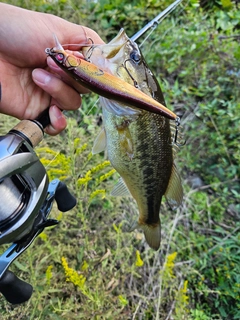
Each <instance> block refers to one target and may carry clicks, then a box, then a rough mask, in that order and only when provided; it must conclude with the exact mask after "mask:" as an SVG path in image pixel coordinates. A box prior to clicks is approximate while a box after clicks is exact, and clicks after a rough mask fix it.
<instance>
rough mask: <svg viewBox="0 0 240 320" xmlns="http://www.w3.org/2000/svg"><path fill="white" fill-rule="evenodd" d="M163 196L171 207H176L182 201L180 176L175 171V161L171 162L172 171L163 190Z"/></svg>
mask: <svg viewBox="0 0 240 320" xmlns="http://www.w3.org/2000/svg"><path fill="white" fill-rule="evenodd" d="M165 197H166V199H167V202H168V204H169V205H170V206H171V208H172V209H176V208H177V207H179V206H180V205H181V203H182V199H183V188H182V183H181V178H180V175H179V173H178V171H177V168H176V165H175V163H174V164H173V167H172V173H171V177H170V180H169V183H168V187H167V190H166V192H165Z"/></svg>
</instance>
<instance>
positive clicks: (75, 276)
mask: <svg viewBox="0 0 240 320" xmlns="http://www.w3.org/2000/svg"><path fill="white" fill-rule="evenodd" d="M62 266H63V269H64V271H65V276H66V281H69V282H72V283H73V284H74V285H75V286H77V287H78V288H79V289H80V290H81V291H85V281H86V278H85V277H84V276H83V275H82V274H79V273H78V272H77V271H76V270H74V269H72V268H70V267H69V266H68V263H67V260H66V258H64V257H62Z"/></svg>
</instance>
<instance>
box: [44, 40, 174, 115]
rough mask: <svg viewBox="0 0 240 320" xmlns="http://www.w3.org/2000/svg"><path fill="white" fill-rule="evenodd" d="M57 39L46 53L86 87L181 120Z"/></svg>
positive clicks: (111, 97)
mask: <svg viewBox="0 0 240 320" xmlns="http://www.w3.org/2000/svg"><path fill="white" fill-rule="evenodd" d="M55 41H56V46H55V47H53V48H51V49H50V48H47V49H46V50H45V52H46V53H47V54H48V55H49V56H50V57H51V58H52V59H53V60H54V61H55V62H56V64H57V65H58V66H59V67H60V68H61V69H63V70H64V71H65V72H66V73H68V74H69V75H70V76H71V77H72V78H74V79H75V80H76V81H78V82H80V83H81V84H82V85H83V86H85V87H86V88H88V89H90V90H92V91H93V92H95V93H97V94H99V95H100V96H103V97H105V98H108V99H111V100H115V101H117V102H120V103H122V104H123V105H127V106H131V107H135V108H137V109H143V110H146V111H149V112H152V113H157V114H160V115H162V116H164V117H167V118H168V119H171V120H178V117H177V115H176V114H175V113H173V112H172V111H171V110H169V109H168V108H166V107H165V106H164V105H163V104H161V103H160V102H158V101H157V100H155V99H153V98H152V97H150V96H148V95H147V94H145V93H143V92H142V91H140V90H139V89H137V88H136V87H134V85H131V84H129V83H127V82H125V81H124V80H122V79H120V78H118V77H116V76H114V75H112V74H110V73H108V72H106V71H104V70H102V69H100V68H99V67H97V66H96V65H94V64H92V63H90V62H88V61H85V60H84V59H80V58H78V57H76V56H74V55H73V54H69V53H67V52H66V51H65V50H64V49H63V47H62V45H61V44H60V43H59V41H58V40H57V38H56V37H55ZM126 108H127V107H126Z"/></svg>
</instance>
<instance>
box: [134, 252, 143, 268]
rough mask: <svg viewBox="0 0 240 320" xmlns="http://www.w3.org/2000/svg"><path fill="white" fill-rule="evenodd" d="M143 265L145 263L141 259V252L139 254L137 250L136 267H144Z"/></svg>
mask: <svg viewBox="0 0 240 320" xmlns="http://www.w3.org/2000/svg"><path fill="white" fill-rule="evenodd" d="M143 264H144V262H143V260H142V259H141V256H140V252H139V250H137V251H136V262H135V265H136V267H142V266H143Z"/></svg>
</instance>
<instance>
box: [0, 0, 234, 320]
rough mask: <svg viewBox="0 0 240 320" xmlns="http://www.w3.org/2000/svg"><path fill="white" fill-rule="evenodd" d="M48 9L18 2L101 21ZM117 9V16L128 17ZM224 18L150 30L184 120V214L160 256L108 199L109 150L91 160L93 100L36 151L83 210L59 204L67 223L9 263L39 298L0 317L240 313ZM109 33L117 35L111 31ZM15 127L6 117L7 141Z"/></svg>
mask: <svg viewBox="0 0 240 320" xmlns="http://www.w3.org/2000/svg"><path fill="white" fill-rule="evenodd" d="M192 2H194V1H192ZM15 3H18V4H19V2H16V1H15ZM46 4H47V5H48V7H47V9H46V6H45V9H44V8H43V7H44V6H43V5H44V3H42V2H41V3H38V2H35V1H34V4H30V3H28V2H27V1H23V2H21V5H22V6H25V7H29V6H30V5H34V9H36V8H37V9H39V8H40V9H44V10H45V11H48V12H52V11H53V12H54V13H56V12H55V11H54V10H58V12H57V13H59V14H61V15H63V16H65V17H68V18H69V19H70V20H74V19H84V18H86V21H94V23H96V16H94V19H95V20H91V16H89V17H84V12H85V11H84V10H86V8H85V9H84V6H83V4H82V3H81V4H79V6H80V7H81V6H82V7H83V10H82V11H80V10H75V11H74V10H73V8H75V9H76V5H75V3H74V1H67V2H65V1H61V4H60V5H59V6H58V7H56V6H55V7H54V8H51V6H52V4H51V3H45V5H46ZM88 5H89V4H88ZM118 5H119V7H118V8H116V9H114V8H113V11H111V10H110V9H109V12H115V11H114V10H117V11H119V10H120V11H121V10H122V12H124V10H126V9H124V8H122V9H121V7H120V6H121V4H120V3H119V4H118ZM123 5H124V3H123ZM67 6H69V11H68V10H67ZM153 7H154V6H153ZM56 8H57V9H56ZM138 9H139V8H138ZM51 10H52V11H51ZM94 12H98V14H99V15H100V17H103V19H102V20H101V22H102V23H103V22H104V23H105V24H106V21H108V22H109V21H110V20H109V17H108V16H107V14H108V11H107V10H106V11H103V10H102V11H101V10H100V9H99V7H96V9H95V11H94ZM219 12H220V11H219ZM219 12H214V13H211V15H210V17H208V16H207V13H206V12H205V13H203V12H198V11H194V9H193V8H191V9H189V8H187V9H186V12H182V14H181V15H179V16H174V19H172V20H171V19H169V20H165V22H164V23H162V24H161V28H160V29H161V30H159V29H157V30H159V31H156V33H153V35H152V38H151V40H149V41H150V42H149V43H150V44H149V45H148V46H147V47H148V48H150V47H151V46H155V50H150V51H148V52H145V50H144V48H143V50H144V54H145V55H146V59H147V61H148V62H149V63H150V65H151V67H152V68H153V70H155V71H156V74H157V75H160V77H161V79H160V78H159V80H160V82H161V85H162V87H163V89H164V92H165V97H166V99H167V103H168V105H174V106H175V108H176V110H178V111H179V112H180V113H182V114H183V119H182V126H183V128H182V130H183V132H185V137H186V138H187V144H186V146H184V147H183V148H182V149H181V151H180V153H179V154H178V165H179V167H180V169H181V174H182V177H183V186H184V203H183V205H182V207H181V208H179V209H178V210H177V211H170V210H169V208H168V207H167V205H166V203H163V204H162V208H161V215H160V216H161V222H162V243H161V249H160V251H159V252H156V253H155V252H153V251H152V250H150V249H149V247H148V246H147V245H146V243H145V240H144V237H143V234H142V233H141V232H139V231H134V232H132V233H129V232H127V230H128V229H129V225H131V224H132V222H133V221H135V220H136V219H137V216H138V212H137V209H136V205H135V203H134V201H133V200H132V199H131V198H113V197H111V196H110V195H109V193H110V191H111V189H112V187H113V185H114V184H115V183H116V181H117V179H118V176H117V174H116V173H114V172H113V171H112V167H111V166H110V165H109V163H108V162H106V160H107V159H106V158H105V157H104V155H103V154H101V155H95V156H92V155H91V147H92V144H93V141H94V138H95V136H96V133H97V131H98V129H99V130H100V128H99V126H98V123H99V115H101V113H100V110H98V109H97V110H96V109H93V111H92V112H91V114H89V112H88V110H89V109H91V107H92V106H93V105H94V104H95V101H96V97H95V96H92V97H87V98H85V99H84V102H83V108H82V110H83V111H81V112H80V111H79V112H76V113H68V128H67V130H66V131H65V132H63V133H62V134H61V135H58V136H57V137H48V136H46V137H45V138H44V140H43V141H42V143H41V144H40V145H39V147H38V148H36V152H37V153H38V155H39V157H40V159H41V161H42V162H43V163H44V165H45V166H46V169H47V171H48V174H49V177H50V178H51V179H53V178H59V179H62V180H64V181H65V182H66V183H67V185H68V187H69V188H70V190H71V191H72V192H73V194H75V196H76V197H77V199H78V204H77V206H76V207H75V208H74V209H73V210H71V211H70V212H67V213H64V214H63V213H61V212H59V211H58V210H57V208H56V206H54V208H53V210H52V213H51V217H53V218H56V219H58V220H60V224H59V225H58V226H56V227H54V228H49V229H46V230H45V231H44V232H43V233H42V234H41V235H40V236H39V237H38V238H37V239H36V240H35V241H34V243H33V245H32V246H31V247H30V248H29V249H28V250H27V251H26V253H25V254H23V255H22V256H21V257H20V258H19V259H18V260H16V261H15V262H14V263H13V265H12V266H11V270H12V271H14V272H15V273H16V274H17V275H18V276H19V277H20V278H22V279H24V280H26V281H29V282H30V283H31V284H32V285H33V287H34V293H33V296H32V298H31V299H30V300H29V301H28V302H27V303H25V304H24V305H21V306H11V305H9V304H8V303H7V302H6V301H5V300H4V299H1V300H0V312H1V319H3V320H6V319H9V320H10V319H21V320H25V319H26V320H30V319H34V320H35V319H44V320H45V319H94V320H95V319H96V320H98V319H109V320H111V319H124V320H125V319H139V320H141V319H144V320H145V319H147V320H148V319H158V320H163V319H165V320H167V319H169V320H170V319H174V320H175V319H176V320H178V319H184V320H185V319H186V320H188V319H191V320H218V319H219V320H220V319H229V320H230V319H231V320H232V319H238V318H239V317H240V315H239V309H240V306H239V299H240V278H239V275H240V269H239V268H240V267H239V266H240V261H239V256H240V255H239V253H240V252H239V244H240V238H239V228H240V224H239V216H240V215H239V214H240V213H239V212H240V208H239V185H238V182H239V181H238V179H239V166H238V163H239V162H238V160H239V159H240V158H239V146H238V143H239V141H238V135H239V128H238V122H239V112H238V108H239V90H237V88H238V87H239V78H238V77H237V76H235V75H234V74H233V72H235V71H236V72H237V70H238V67H239V60H238V54H239V49H238V48H239V43H237V42H236V41H224V40H221V41H220V40H219V39H218V35H219V34H221V35H222V34H224V35H226V36H229V35H231V34H237V32H238V31H237V30H238V29H237V28H235V29H234V28H230V27H229V28H230V29H227V30H224V29H223V28H227V27H228V26H229V21H231V20H229V19H230V18H231V15H232V17H233V16H234V14H237V13H234V12H235V11H230V12H229V11H221V13H219ZM81 14H82V16H81ZM231 19H233V18H231ZM234 19H235V18H234ZM235 20H236V19H235ZM235 20H234V21H235ZM75 21H76V22H77V20H75ZM126 21H128V20H126ZM134 21H135V20H134ZM136 21H137V19H136ZM223 21H224V22H223ZM137 22H139V21H137ZM88 24H90V22H88ZM122 24H124V21H123V22H122ZM230 25H231V23H230ZM216 26H217V27H218V29H216ZM126 27H127V26H126ZM220 27H221V28H220ZM110 28H111V29H110V30H111V33H114V28H115V26H114V25H112V26H111V27H110ZM129 28H130V27H129ZM219 28H220V29H219ZM160 31H161V32H160ZM210 31H211V32H214V35H215V36H214V37H213V38H214V39H213V40H212V41H209V32H210ZM103 34H106V30H103ZM162 34H164V36H163V37H162V36H161V35H162ZM160 36H161V38H160ZM158 43H161V47H158V46H157V44H158ZM173 44H174V45H173ZM194 44H195V45H194ZM189 48H191V50H189ZM205 53H207V54H205ZM224 53H225V54H227V55H228V56H227V58H226V55H224ZM222 57H224V59H222ZM193 59H194V60H193ZM156 61H161V62H162V63H161V64H157V62H156ZM189 61H193V62H192V63H189ZM216 65H217V66H218V68H216ZM229 70H230V71H232V75H231V76H230V77H229V76H227V72H229ZM162 78H163V79H164V80H163V79H162ZM76 119H77V120H78V121H77V120H76ZM14 123H16V120H14V119H12V118H10V117H7V116H2V115H1V122H0V133H1V134H2V135H3V134H6V132H7V131H8V130H9V129H10V128H11V127H12V126H13V124H14ZM63 146H64V148H63Z"/></svg>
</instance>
